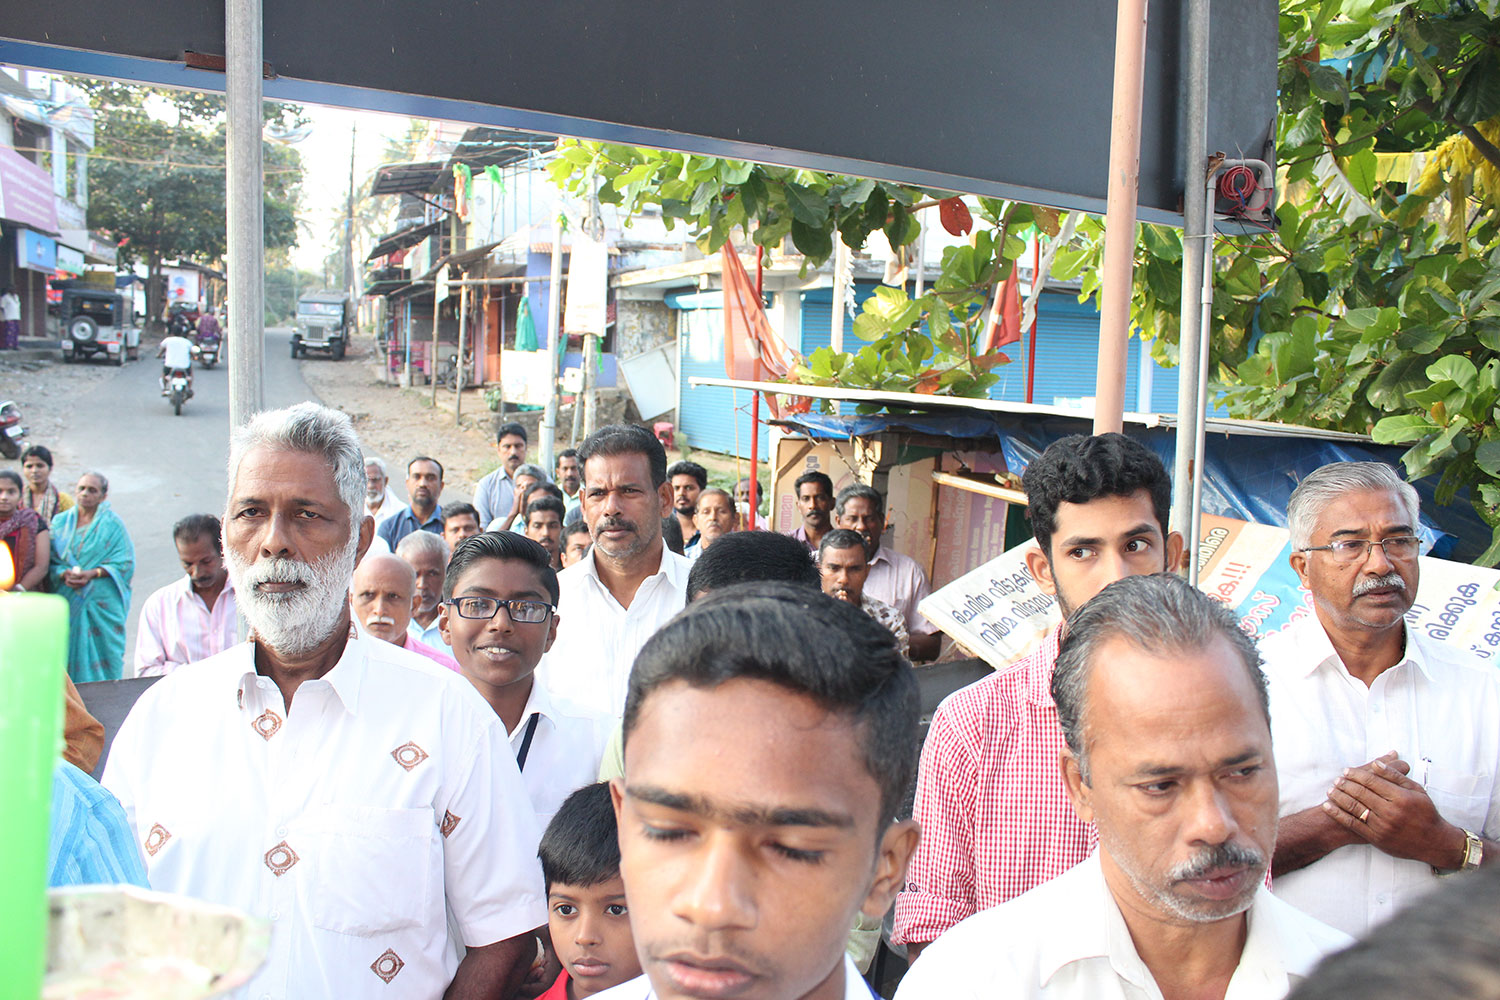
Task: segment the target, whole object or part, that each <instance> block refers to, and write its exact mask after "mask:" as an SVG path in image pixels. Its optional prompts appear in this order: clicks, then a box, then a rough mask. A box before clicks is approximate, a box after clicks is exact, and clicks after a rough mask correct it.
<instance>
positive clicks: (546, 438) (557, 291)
mask: <svg viewBox="0 0 1500 1000" xmlns="http://www.w3.org/2000/svg"><path fill="white" fill-rule="evenodd" d="M527 197H528V198H529V197H530V193H529V189H528V194H527ZM523 294H524V293H523ZM561 309H562V213H560V212H557V213H554V214H553V216H552V262H551V267H550V268H549V270H548V285H547V408H546V409H545V410H543V411H542V433H541V439H542V440H541V455H540V456H539V457H540V458H541V460H542V468H544V469H546V470H547V471H549V472H550V471H552V470H553V469H555V468H556V467H557V465H556V463H555V462H554V460H553V458H552V454H553V449H555V448H556V447H557V362H558V359H559V358H561V357H562V352H561V351H559V350H558V347H559V344H558V334H559V333H560V331H561V328H562V322H561V316H562V312H561Z"/></svg>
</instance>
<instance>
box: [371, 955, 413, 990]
mask: <svg viewBox="0 0 1500 1000" xmlns="http://www.w3.org/2000/svg"><path fill="white" fill-rule="evenodd" d="M405 967H406V963H405V962H403V961H401V956H400V955H398V954H396V953H395V952H394V951H391V949H389V948H387V949H386V950H385V954H383V955H381V956H380V957H379V958H377V959H376V960H375V961H373V962H371V963H370V971H371V972H373V973H375V975H377V976H379V977H380V978H381V979H383V980H384V981H385V982H390V981H391V980H392V979H395V978H396V973H398V972H400V971H401V970H402V969H403V968H405Z"/></svg>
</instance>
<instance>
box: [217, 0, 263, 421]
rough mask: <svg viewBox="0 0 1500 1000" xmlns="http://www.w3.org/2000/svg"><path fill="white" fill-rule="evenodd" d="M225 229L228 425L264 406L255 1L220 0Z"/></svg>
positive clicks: (258, 0) (258, 36)
mask: <svg viewBox="0 0 1500 1000" xmlns="http://www.w3.org/2000/svg"><path fill="white" fill-rule="evenodd" d="M224 51H225V52H226V53H227V54H228V57H227V59H226V61H225V67H224V69H225V73H224V76H225V79H224V96H225V111H226V118H227V127H228V137H227V138H228V141H227V146H226V154H227V156H226V160H227V163H226V170H225V185H226V191H225V194H226V198H225V202H224V208H225V212H224V215H225V220H224V221H225V235H226V236H227V237H228V240H227V243H228V254H227V256H228V258H229V298H230V301H231V302H232V303H233V305H234V308H233V309H231V310H230V312H229V354H228V362H229V425H230V427H231V428H234V427H239V426H241V425H243V424H244V423H245V422H246V421H248V420H249V419H250V417H251V416H252V415H254V414H255V413H256V412H258V411H260V410H263V409H265V405H266V396H265V370H264V369H265V350H266V332H265V319H266V317H265V301H266V273H265V269H264V267H265V259H266V253H265V242H266V236H265V226H264V221H263V213H264V211H265V209H264V200H265V186H264V183H263V182H264V178H263V177H262V174H261V171H262V158H261V156H262V154H261V74H262V72H263V69H262V66H263V60H262V58H261V0H225V4H224Z"/></svg>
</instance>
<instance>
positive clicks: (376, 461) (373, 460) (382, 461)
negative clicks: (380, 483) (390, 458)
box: [364, 455, 391, 479]
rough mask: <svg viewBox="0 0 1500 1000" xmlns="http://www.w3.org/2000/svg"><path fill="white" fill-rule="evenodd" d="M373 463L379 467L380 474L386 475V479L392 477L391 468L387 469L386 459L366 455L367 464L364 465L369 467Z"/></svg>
mask: <svg viewBox="0 0 1500 1000" xmlns="http://www.w3.org/2000/svg"><path fill="white" fill-rule="evenodd" d="M372 465H373V466H375V468H377V469H379V470H380V475H381V476H382V477H384V478H386V479H389V478H391V470H390V469H387V468H386V467H385V459H382V458H376V457H375V456H374V455H366V456H365V466H364V467H365V468H366V469H368V468H369V467H370V466H372Z"/></svg>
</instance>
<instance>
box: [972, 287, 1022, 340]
mask: <svg viewBox="0 0 1500 1000" xmlns="http://www.w3.org/2000/svg"><path fill="white" fill-rule="evenodd" d="M1020 339H1021V276H1020V273H1019V272H1018V271H1017V269H1016V268H1015V267H1012V268H1011V270H1010V277H1008V278H1006V279H1005V280H1004V281H1002V282H1000V284H998V285H996V286H995V297H994V299H993V300H992V301H991V302H990V315H989V320H988V322H986V323H985V327H984V336H983V337H981V338H980V341H979V353H980V354H989V353H991V352H992V351H994V350H995V349H996V348H999V347H1002V346H1004V345H1005V344H1014V343H1018V342H1019V341H1020Z"/></svg>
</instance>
